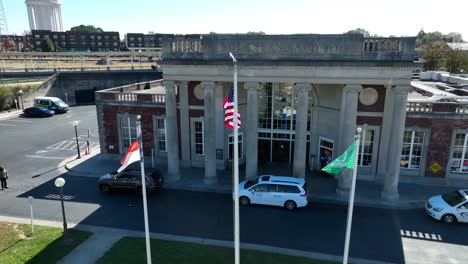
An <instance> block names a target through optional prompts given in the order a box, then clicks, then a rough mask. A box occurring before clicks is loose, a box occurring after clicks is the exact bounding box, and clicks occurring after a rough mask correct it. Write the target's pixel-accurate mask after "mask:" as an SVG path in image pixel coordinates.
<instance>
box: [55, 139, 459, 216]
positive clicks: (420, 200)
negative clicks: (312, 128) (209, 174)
mask: <svg viewBox="0 0 468 264" xmlns="http://www.w3.org/2000/svg"><path fill="white" fill-rule="evenodd" d="M145 161H146V167H151V160H149V161H148V159H146V160H145ZM63 165H65V168H66V169H67V170H68V174H70V175H74V176H87V177H100V176H102V175H105V174H107V173H109V172H111V171H115V170H116V169H117V168H118V167H119V166H120V161H119V160H117V159H115V158H109V156H107V157H106V155H101V154H100V153H99V148H96V149H93V150H92V154H91V155H86V156H82V158H81V159H72V160H67V161H64V164H63ZM155 167H156V168H157V169H159V170H160V171H161V172H162V174H163V176H166V175H167V168H166V167H165V166H164V165H159V164H156V165H155ZM239 171H240V175H239V178H240V179H244V178H245V170H243V169H240V170H239ZM262 174H272V175H292V166H289V167H288V166H285V165H283V164H282V165H281V166H279V165H274V164H268V166H261V165H260V166H259V175H262ZM217 175H218V181H217V183H215V184H211V185H207V184H205V183H204V181H203V178H204V170H203V169H202V168H182V169H181V178H180V180H178V181H176V182H170V181H166V183H165V188H166V189H178V190H189V191H201V192H218V193H231V192H232V173H231V171H230V170H223V171H218V172H217ZM165 179H167V176H166V177H165ZM306 180H307V184H308V193H309V201H310V203H311V204H313V203H314V202H327V203H338V204H347V203H348V200H349V197H348V196H341V195H339V194H337V193H336V186H337V182H336V180H335V179H334V178H333V177H332V176H321V175H318V174H312V173H310V172H308V173H307V179H306ZM461 187H463V186H458V187H451V186H442V185H421V184H415V183H400V184H399V193H400V197H399V199H398V200H396V201H392V202H389V201H386V200H383V199H382V198H381V197H380V191H381V190H382V187H381V185H380V184H379V183H375V182H370V181H364V180H358V181H357V183H356V195H355V205H357V206H367V207H377V208H387V207H390V208H398V209H409V208H422V207H423V206H424V203H425V201H426V199H427V198H429V197H431V196H434V195H438V194H441V193H445V192H448V191H451V190H456V189H458V188H461Z"/></svg>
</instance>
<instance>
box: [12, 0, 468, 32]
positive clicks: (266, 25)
mask: <svg viewBox="0 0 468 264" xmlns="http://www.w3.org/2000/svg"><path fill="white" fill-rule="evenodd" d="M61 3H62V19H63V23H64V25H63V26H64V30H69V29H70V28H71V27H73V26H77V25H80V24H85V25H94V26H96V27H101V28H102V29H104V30H105V31H118V32H120V35H121V38H123V37H124V34H126V33H128V32H133V33H148V31H154V32H157V33H179V34H186V33H209V32H216V33H246V32H248V31H264V32H265V33H267V34H294V33H318V34H341V33H343V32H346V31H348V30H350V29H355V28H358V27H360V28H364V29H366V30H368V31H369V32H370V33H371V34H378V35H381V36H389V35H395V36H415V35H416V34H417V33H418V32H419V30H420V29H421V28H423V29H424V31H426V32H430V31H440V32H442V33H449V32H458V33H461V34H462V35H463V37H464V40H465V41H467V40H468V20H467V19H468V13H467V11H468V0H446V1H439V0H437V1H436V0H392V1H383V0H281V1H280V0H237V1H231V0H198V1H195V0H193V1H190V0H167V1H160V0H61ZM3 6H4V9H5V15H6V18H7V22H8V28H9V31H10V33H16V34H23V32H24V30H29V22H28V14H27V10H26V4H25V2H24V0H3Z"/></svg>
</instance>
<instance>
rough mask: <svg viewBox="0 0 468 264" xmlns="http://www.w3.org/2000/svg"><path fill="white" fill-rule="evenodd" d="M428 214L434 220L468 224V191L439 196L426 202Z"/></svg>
mask: <svg viewBox="0 0 468 264" xmlns="http://www.w3.org/2000/svg"><path fill="white" fill-rule="evenodd" d="M426 212H427V214H429V215H430V216H432V218H434V219H436V220H439V221H443V222H444V223H447V224H451V223H454V222H462V223H468V190H458V191H454V192H449V193H446V194H443V195H437V196H434V197H431V198H429V199H428V200H427V201H426Z"/></svg>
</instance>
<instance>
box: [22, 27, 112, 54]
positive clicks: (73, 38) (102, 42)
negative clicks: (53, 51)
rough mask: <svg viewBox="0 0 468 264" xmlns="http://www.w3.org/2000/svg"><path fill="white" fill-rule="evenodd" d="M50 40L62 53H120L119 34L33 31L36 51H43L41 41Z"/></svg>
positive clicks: (32, 36) (32, 38)
mask: <svg viewBox="0 0 468 264" xmlns="http://www.w3.org/2000/svg"><path fill="white" fill-rule="evenodd" d="M44 38H49V39H50V40H52V42H53V43H54V46H55V47H58V48H60V50H61V51H119V50H120V35H119V32H111V31H108V32H95V33H82V32H73V31H65V32H55V31H50V30H32V32H31V40H32V44H33V46H34V49H35V50H37V51H41V41H42V40H43V39H44Z"/></svg>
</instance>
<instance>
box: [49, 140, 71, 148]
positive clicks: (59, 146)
mask: <svg viewBox="0 0 468 264" xmlns="http://www.w3.org/2000/svg"><path fill="white" fill-rule="evenodd" d="M64 144H67V141H62V142H60V143H59V144H58V145H57V146H54V147H51V148H55V149H61V148H62V145H64ZM68 144H70V143H68ZM68 144H67V145H68Z"/></svg>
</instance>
